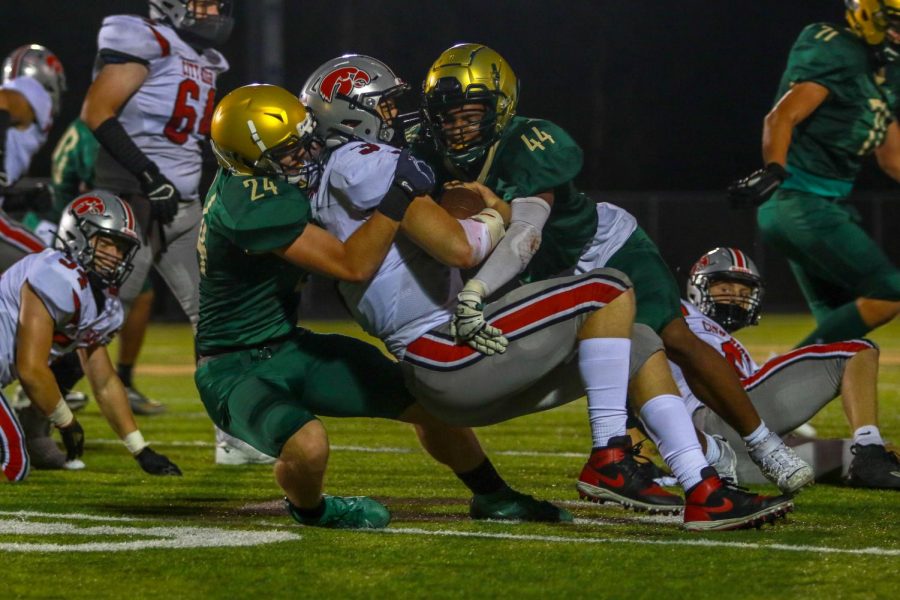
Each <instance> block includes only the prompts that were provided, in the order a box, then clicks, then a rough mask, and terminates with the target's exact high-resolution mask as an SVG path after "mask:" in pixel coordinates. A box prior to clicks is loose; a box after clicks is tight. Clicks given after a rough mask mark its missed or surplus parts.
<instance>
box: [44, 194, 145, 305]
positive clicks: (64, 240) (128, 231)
mask: <svg viewBox="0 0 900 600" xmlns="http://www.w3.org/2000/svg"><path fill="white" fill-rule="evenodd" d="M136 228H137V224H136V221H135V219H134V213H133V212H132V211H131V207H130V206H128V204H127V203H126V202H125V201H124V200H122V199H121V198H119V197H118V196H116V195H115V194H113V193H111V192H105V191H101V190H95V191H93V192H88V193H87V194H82V195H81V196H78V197H77V198H75V199H74V200H72V202H70V203H69V205H68V206H66V208H65V209H64V210H63V215H62V218H60V220H59V229H58V230H57V232H56V241H55V243H54V247H55V248H56V249H58V250H62V251H63V252H65V253H66V254H68V255H69V256H70V257H71V258H72V259H73V260H74V261H75V262H77V263H78V264H79V265H81V267H82V268H84V270H85V271H87V272H88V273H92V274H94V275H96V276H97V277H98V278H99V279H100V281H101V282H102V283H103V284H104V285H108V286H113V287H119V286H121V285H122V283H123V282H124V281H125V279H127V278H128V275H130V274H131V270H132V268H133V265H132V261H133V260H134V255H135V253H137V250H138V248H139V247H140V245H141V240H140V238H139V236H138V233H137V229H136ZM97 237H103V238H107V240H108V241H111V242H112V243H113V244H115V246H116V247H117V249H118V251H119V256H116V255H115V254H111V253H109V252H104V251H102V250H100V249H98V240H97V239H95V238H97Z"/></svg>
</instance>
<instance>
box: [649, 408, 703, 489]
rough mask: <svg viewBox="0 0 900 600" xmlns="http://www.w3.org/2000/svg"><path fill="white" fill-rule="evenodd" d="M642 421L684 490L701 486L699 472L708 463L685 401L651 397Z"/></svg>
mask: <svg viewBox="0 0 900 600" xmlns="http://www.w3.org/2000/svg"><path fill="white" fill-rule="evenodd" d="M641 420H643V421H644V425H646V426H647V433H649V434H650V437H651V438H652V439H653V442H654V443H655V444H656V446H657V448H659V453H660V455H661V456H662V457H663V460H665V461H666V464H667V465H669V468H671V469H672V473H673V474H674V475H675V477H677V478H678V483H680V484H681V487H683V488H684V489H685V490H689V489H691V488H692V487H693V486H695V485H696V484H698V483H700V481H701V480H702V479H703V478H702V477H701V476H700V471H701V470H702V469H703V468H705V467H708V466H709V463H707V462H706V457H705V456H703V449H702V448H701V447H700V442H699V441H698V440H697V432H696V431H695V430H694V423H693V422H692V421H691V417H690V416H689V415H688V413H687V409H686V408H685V406H684V400H682V399H681V398H679V397H678V396H673V395H671V394H663V395H662V396H657V397H656V398H652V399H651V400H650V401H649V402H647V403H646V404H645V405H644V406H642V407H641Z"/></svg>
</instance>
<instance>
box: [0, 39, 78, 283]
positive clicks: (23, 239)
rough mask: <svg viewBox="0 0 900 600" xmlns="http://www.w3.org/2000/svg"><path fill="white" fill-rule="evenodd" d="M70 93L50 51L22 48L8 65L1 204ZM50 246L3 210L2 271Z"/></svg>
mask: <svg viewBox="0 0 900 600" xmlns="http://www.w3.org/2000/svg"><path fill="white" fill-rule="evenodd" d="M65 90H66V75H65V72H64V71H63V66H62V63H61V62H60V61H59V59H58V58H57V57H56V55H55V54H53V52H51V51H50V50H48V49H47V48H45V47H44V46H41V45H39V44H28V45H25V46H20V47H19V48H16V49H15V50H14V51H13V52H12V54H10V55H9V56H7V57H6V60H4V61H3V86H2V87H0V202H2V196H3V194H4V192H5V191H6V188H9V187H11V186H12V185H13V184H15V182H16V181H18V180H19V179H20V178H21V177H22V176H23V175H25V174H26V173H27V172H28V167H29V166H30V165H31V159H32V158H33V157H34V155H35V154H36V153H37V151H38V150H40V148H41V146H43V145H44V143H45V142H46V141H47V133H48V132H49V131H50V128H51V127H52V126H53V119H54V118H55V117H56V116H57V115H58V114H59V107H60V103H61V101H62V94H63V92H64V91H65ZM44 247H45V246H44V244H43V243H42V242H41V240H40V239H39V238H37V237H36V236H35V235H33V234H32V233H31V232H29V231H28V230H27V229H25V228H24V227H23V226H22V225H21V224H20V223H17V222H15V221H12V220H11V219H10V218H9V217H7V216H6V214H5V213H3V212H2V211H0V272H3V271H5V270H6V269H8V268H9V267H10V266H11V265H12V264H13V263H14V262H16V261H17V260H19V259H20V258H22V257H23V256H25V255H26V254H29V253H32V252H40V251H41V250H43V249H44Z"/></svg>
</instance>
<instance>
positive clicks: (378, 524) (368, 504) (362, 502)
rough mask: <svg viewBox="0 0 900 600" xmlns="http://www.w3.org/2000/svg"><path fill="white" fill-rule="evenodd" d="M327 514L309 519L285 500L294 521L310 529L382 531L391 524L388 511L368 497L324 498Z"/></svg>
mask: <svg viewBox="0 0 900 600" xmlns="http://www.w3.org/2000/svg"><path fill="white" fill-rule="evenodd" d="M322 499H323V501H324V502H325V512H324V513H323V514H322V516H321V517H319V518H318V519H307V518H305V517H302V516H300V514H298V513H297V507H296V506H294V505H293V504H291V502H290V500H288V499H287V498H285V499H284V505H285V507H286V508H287V509H288V512H289V513H290V514H291V516H292V517H294V520H295V521H297V522H298V523H300V524H301V525H306V526H309V527H326V528H328V529H382V528H384V527H387V524H388V523H390V522H391V513H390V512H389V511H388V509H387V508H386V507H385V506H384V505H383V504H381V503H380V502H378V501H377V500H373V499H372V498H369V497H367V496H323V497H322Z"/></svg>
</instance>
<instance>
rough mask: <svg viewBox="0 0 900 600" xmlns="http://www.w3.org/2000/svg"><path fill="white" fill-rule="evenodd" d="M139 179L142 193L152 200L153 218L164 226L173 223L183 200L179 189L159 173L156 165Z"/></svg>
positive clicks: (151, 212) (151, 211)
mask: <svg viewBox="0 0 900 600" xmlns="http://www.w3.org/2000/svg"><path fill="white" fill-rule="evenodd" d="M138 179H139V181H140V184H141V191H142V192H144V195H145V196H147V198H148V199H149V200H150V214H151V216H152V217H153V218H154V219H155V220H156V221H158V222H160V223H162V224H163V225H168V224H169V223H171V222H172V221H173V220H174V219H175V215H176V214H177V213H178V202H179V200H181V194H179V193H178V188H176V187H175V184H173V183H172V182H171V181H169V180H168V178H167V177H166V176H165V175H163V174H162V173H160V172H159V168H158V167H157V166H156V165H153V166H152V167H151V168H149V169H147V170H146V171H144V172H143V173H141V175H140V177H139V178H138Z"/></svg>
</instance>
